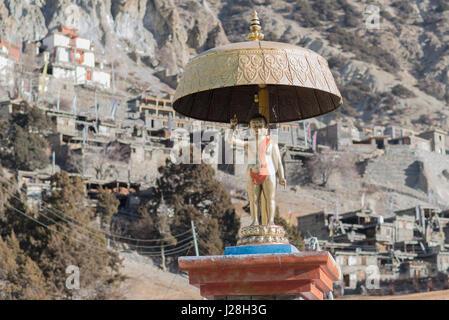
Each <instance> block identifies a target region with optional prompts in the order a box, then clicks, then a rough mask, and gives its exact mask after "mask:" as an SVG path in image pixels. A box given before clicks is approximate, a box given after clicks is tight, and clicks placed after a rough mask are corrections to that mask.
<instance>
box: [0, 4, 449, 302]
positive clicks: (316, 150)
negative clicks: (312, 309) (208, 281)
mask: <svg viewBox="0 0 449 320" xmlns="http://www.w3.org/2000/svg"><path fill="white" fill-rule="evenodd" d="M0 2H1V1H0ZM19 2H20V1H18V2H17V5H15V6H13V7H11V6H10V5H9V4H7V5H5V8H6V7H7V8H8V9H7V10H6V9H3V8H2V9H0V20H2V21H5V22H7V23H3V24H2V23H0V31H1V33H0V34H1V35H2V37H1V38H0V124H3V123H6V122H8V121H9V120H10V119H12V118H14V117H15V116H17V115H20V114H24V113H25V112H27V111H28V110H30V107H37V108H38V109H39V110H41V111H42V112H43V113H44V114H45V115H46V116H47V118H48V119H51V122H52V123H53V125H54V127H55V129H54V130H52V132H51V133H48V134H45V135H44V138H45V140H46V141H47V142H48V148H47V150H46V152H45V157H46V158H48V159H49V161H48V162H49V163H50V165H48V166H46V167H43V168H38V169H35V170H23V169H18V170H8V171H7V176H9V177H10V181H17V184H18V187H19V190H20V191H21V194H23V196H24V197H26V199H27V204H28V205H29V206H30V208H40V207H41V206H42V205H43V200H42V197H43V195H45V194H46V193H48V191H49V190H51V188H52V186H51V181H52V180H51V179H52V178H51V177H52V175H54V174H55V173H57V172H61V171H67V172H68V173H69V175H70V177H79V178H80V179H81V181H82V183H83V186H84V190H83V192H84V194H85V200H86V203H87V204H88V206H89V207H91V208H96V206H97V205H98V198H99V195H100V190H108V191H109V192H110V193H111V194H113V195H114V196H115V198H117V199H118V200H119V205H118V211H117V212H116V213H114V218H113V223H114V224H115V225H116V226H117V225H122V226H123V230H122V231H123V232H124V234H127V233H126V232H127V231H128V230H126V228H125V227H124V226H125V225H126V223H127V221H129V220H133V221H134V220H136V217H138V214H139V212H138V210H139V205H140V204H142V203H144V199H145V201H146V199H148V197H150V198H151V197H152V196H153V193H152V192H153V191H152V190H153V188H154V186H155V183H156V181H157V178H158V177H159V176H160V173H159V171H158V168H159V167H160V166H163V165H165V163H166V160H167V159H170V154H171V152H172V151H173V146H174V143H175V140H176V138H177V137H176V136H175V135H174V134H173V133H174V132H175V131H176V132H181V131H180V130H177V129H185V130H186V131H187V132H188V133H190V138H191V137H192V136H193V134H195V133H198V132H196V131H195V127H194V123H193V121H191V120H190V119H188V118H186V117H184V116H182V115H180V114H178V113H176V112H175V111H174V109H173V108H172V95H173V93H174V88H175V87H176V82H177V76H178V75H179V73H180V72H182V68H183V64H185V63H186V61H187V60H188V58H189V57H192V56H194V55H195V54H197V53H199V52H201V51H203V50H205V49H208V48H211V47H214V46H217V45H221V44H226V43H228V42H229V41H238V40H241V39H242V37H243V35H245V34H246V29H247V28H246V25H245V26H244V27H243V26H242V21H244V22H246V19H242V13H243V12H250V11H248V10H253V7H257V10H258V11H259V12H260V13H261V17H262V20H263V21H264V23H265V25H264V31H265V33H266V36H267V38H268V39H270V38H271V40H274V41H282V42H289V43H293V44H297V45H300V46H304V47H307V48H309V49H312V50H315V51H317V52H319V53H320V54H321V55H323V56H324V57H326V58H327V59H328V61H329V65H330V67H331V69H332V72H333V73H334V72H335V74H334V76H335V78H336V80H337V81H338V86H339V88H340V91H341V92H342V94H343V98H344V101H345V104H344V106H343V107H342V108H341V109H342V110H338V112H335V113H333V114H332V115H329V116H324V117H319V118H316V119H312V120H306V121H302V122H295V123H285V124H281V125H278V126H272V128H271V130H272V133H273V134H277V137H278V139H279V145H280V148H281V152H282V158H283V164H284V167H285V169H286V172H287V183H288V187H287V188H286V189H281V188H279V189H278V195H277V200H278V206H279V213H280V215H281V216H282V217H283V218H285V219H286V221H288V222H289V224H292V225H294V226H296V227H297V228H298V229H299V230H300V232H301V235H302V237H303V238H304V240H305V242H306V247H307V249H308V250H317V245H318V246H319V247H320V249H322V250H329V251H330V252H331V253H332V255H333V256H334V258H335V259H336V261H337V263H338V264H339V265H340V267H341V271H342V280H341V281H340V282H339V283H338V284H337V285H336V290H335V295H348V294H370V295H383V294H395V293H409V292H419V291H429V290H437V289H447V288H448V269H449V239H448V237H449V203H448V201H447V199H449V137H448V136H447V135H448V132H447V131H446V130H447V119H448V117H447V115H448V113H447V101H448V100H447V97H448V94H447V74H448V73H447V72H448V71H447V70H448V69H447V65H446V64H447V63H445V62H444V61H445V60H444V59H445V57H446V56H447V54H448V53H449V51H448V50H447V45H446V44H445V43H446V42H447V41H446V37H447V32H446V31H445V30H447V25H448V24H447V21H448V19H449V15H448V13H449V10H448V7H447V6H446V4H445V2H444V1H423V2H422V3H419V4H414V3H413V4H407V1H399V0H398V1H393V2H392V3H390V2H385V1H380V2H379V3H380V5H381V6H382V11H381V18H382V30H381V31H382V32H383V33H382V35H383V36H382V37H379V36H378V33H376V31H367V30H365V28H364V24H363V22H362V20H363V17H364V15H365V14H366V12H364V5H365V3H364V2H363V3H358V2H355V1H352V0H348V1H335V2H329V1H312V0H311V1H304V2H303V3H299V2H298V3H296V2H292V1H279V2H273V1H266V2H263V1H261V2H260V3H257V4H254V3H252V2H250V1H244V0H242V1H240V0H239V1H229V2H227V3H222V2H221V1H212V0H211V1H188V2H186V4H184V5H182V6H178V5H177V4H176V3H171V2H170V3H168V2H167V3H165V2H164V1H159V0H156V1H150V2H151V4H149V5H148V6H149V7H148V8H141V6H140V5H138V4H137V2H134V1H129V3H128V4H127V5H126V8H125V7H124V6H125V5H122V4H114V5H111V8H109V9H110V10H109V9H108V8H107V5H106V4H104V3H102V2H99V3H97V9H96V10H91V8H83V6H85V5H84V4H81V5H74V4H68V3H69V1H61V8H59V9H52V8H49V7H48V6H47V5H43V6H42V8H41V7H39V9H36V6H40V5H34V4H28V3H19ZM94 2H95V1H94ZM22 7H23V10H24V11H23V12H28V16H27V15H26V14H25V13H24V14H23V15H21V14H18V13H17V12H19V11H20V12H21V10H22ZM5 10H6V11H5ZM39 10H41V11H42V12H40V11H39ZM5 12H6V13H5ZM168 13H170V14H168ZM13 15H15V18H14V19H15V20H14V21H12V20H10V17H12V16H13ZM30 15H31V16H30ZM130 16H131V17H133V18H132V19H130ZM17 17H18V18H17ZM134 17H138V18H134ZM186 17H191V18H186ZM11 19H12V18H11ZM23 19H28V20H29V21H31V23H32V24H33V27H32V28H27V29H26V30H23V29H21V27H20V26H21V25H27V24H26V23H24V21H23ZM70 20H73V21H72V22H73V23H72V24H71V25H66V24H65V22H66V21H70ZM130 20H132V21H130ZM110 21H113V23H110ZM155 21H158V22H159V23H156V24H155ZM206 21H207V23H206ZM73 25H76V26H77V27H73ZM243 29H244V30H243ZM167 30H169V31H167ZM242 30H243V31H242ZM13 33H17V34H21V36H20V37H17V38H13V37H11V36H9V35H11V34H13ZM19 39H20V40H19ZM418 39H419V40H418ZM383 48H393V50H384V49H383ZM175 53H176V54H175ZM228 128H229V126H228V125H227V124H216V123H204V122H202V123H201V134H202V136H203V137H211V136H214V135H216V134H217V133H223V131H224V130H226V129H228ZM240 128H242V129H243V131H244V130H245V129H246V127H245V126H244V125H240ZM222 136H223V135H222ZM206 140H207V139H206ZM207 142H208V141H204V144H203V145H201V146H199V147H200V149H202V151H205V148H206V144H207ZM215 142H216V141H215V140H214V144H215ZM217 143H218V145H219V147H221V148H222V149H223V148H224V141H222V140H219V141H217ZM197 147H198V146H197ZM2 151H3V150H2ZM236 152H237V153H241V152H242V150H236ZM203 154H204V153H203ZM212 167H213V168H214V169H215V176H216V179H217V180H218V181H220V182H221V183H222V184H223V186H224V187H225V188H226V189H227V190H228V191H229V193H230V195H231V197H232V203H233V206H234V208H235V210H236V212H237V214H238V215H239V216H240V220H241V222H242V226H243V225H245V224H248V223H249V215H248V213H247V204H248V202H247V200H246V194H245V192H246V191H245V189H244V187H243V186H242V183H241V181H242V179H244V174H245V170H244V166H243V165H237V164H220V163H218V164H212ZM5 171H6V170H5ZM44 204H45V203H44ZM162 204H163V205H161V206H160V209H159V211H167V212H168V211H170V210H171V209H172V208H169V207H167V206H165V204H164V203H162ZM98 225H101V223H100V222H98ZM199 236H201V234H199ZM125 237H126V236H125ZM185 237H186V238H187V237H190V234H189V233H187V235H185ZM189 239H190V238H189ZM189 239H188V240H189ZM121 240H125V239H121ZM121 240H120V239H115V240H114V239H113V238H112V237H109V239H108V242H107V245H108V247H109V248H113V249H114V250H118V251H121V252H122V254H125V256H126V257H128V256H129V257H131V256H132V257H134V258H135V257H138V258H137V259H138V260H139V261H140V260H142V259H144V256H145V255H146V256H147V260H150V259H152V260H154V261H155V264H156V265H158V266H159V265H160V266H161V268H162V269H166V268H165V264H163V263H162V262H161V261H160V260H159V258H160V257H161V252H157V255H153V254H151V253H150V254H148V253H145V252H146V250H145V248H139V243H137V245H136V244H135V242H132V241H121ZM188 245H189V246H190V242H188V243H187V245H185V246H183V245H182V244H181V245H180V246H179V248H180V249H179V250H180V251H182V250H184V251H182V252H177V253H179V254H184V253H186V254H187V253H188V254H192V252H193V251H192V250H190V251H187V250H189V248H190V247H188ZM174 251H176V250H174ZM136 252H140V254H136ZM134 254H135V255H134ZM169 255H170V251H169V252H168V253H167V256H169ZM162 256H164V254H163V252H162ZM147 260H145V261H147ZM130 261H131V260H130V259H128V260H127V263H130ZM142 261H143V260H142ZM372 265H377V266H378V271H379V273H380V289H370V288H369V287H367V283H368V282H367V280H369V279H373V278H372V275H373V272H374V273H375V272H377V271H376V270H374V271H373V270H372V268H370V266H372ZM167 272H168V271H167ZM170 275H171V274H170ZM161 278H164V279H165V278H168V277H167V276H165V277H161ZM169 281H170V282H171V278H170V280H169ZM0 284H1V283H0ZM176 297H179V296H178V295H176ZM195 297H196V296H195ZM163 298H164V299H165V298H167V295H164V296H163Z"/></svg>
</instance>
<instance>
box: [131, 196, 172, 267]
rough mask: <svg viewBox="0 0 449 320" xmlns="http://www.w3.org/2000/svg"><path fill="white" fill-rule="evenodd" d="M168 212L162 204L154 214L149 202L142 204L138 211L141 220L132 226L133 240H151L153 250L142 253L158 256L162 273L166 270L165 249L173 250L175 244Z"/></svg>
mask: <svg viewBox="0 0 449 320" xmlns="http://www.w3.org/2000/svg"><path fill="white" fill-rule="evenodd" d="M170 211H171V210H170V209H169V208H168V207H167V206H166V205H165V204H163V203H162V204H159V206H157V209H156V212H154V207H153V205H152V204H151V203H150V202H146V203H143V204H142V205H141V206H139V209H138V214H139V215H140V216H141V219H140V220H139V221H138V222H136V223H135V224H134V225H132V233H133V235H134V237H135V238H138V239H148V240H153V241H152V242H151V247H153V248H144V249H143V251H144V252H145V253H146V254H149V255H151V256H153V257H157V256H158V255H159V256H160V258H161V266H162V270H164V271H165V270H166V256H165V251H166V248H167V249H173V248H174V246H175V245H176V244H177V239H176V238H175V237H174V236H173V235H172V233H171V230H170V222H171V215H170Z"/></svg>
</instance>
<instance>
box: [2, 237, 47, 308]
mask: <svg viewBox="0 0 449 320" xmlns="http://www.w3.org/2000/svg"><path fill="white" fill-rule="evenodd" d="M47 298H48V296H47V293H46V283H45V278H44V276H43V274H42V272H41V270H40V269H39V266H38V265H37V264H36V263H35V262H34V261H33V260H31V259H30V257H28V256H27V255H26V254H25V252H24V251H23V250H22V249H21V248H20V244H19V241H18V240H17V238H16V237H15V235H14V233H12V234H11V235H9V236H8V237H6V238H5V240H3V239H2V237H0V299H1V300H16V299H17V300H25V299H26V300H36V299H47Z"/></svg>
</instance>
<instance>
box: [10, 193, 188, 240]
mask: <svg viewBox="0 0 449 320" xmlns="http://www.w3.org/2000/svg"><path fill="white" fill-rule="evenodd" d="M1 188H2V189H3V190H4V191H6V192H7V193H8V194H9V195H10V196H12V197H13V198H15V199H16V200H18V201H21V202H22V199H20V198H18V197H16V196H15V195H14V194H12V193H10V192H8V191H7V190H6V189H5V188H4V187H1ZM47 211H48V212H51V211H50V210H48V209H47ZM37 213H38V214H39V215H41V216H43V217H45V218H46V219H48V220H50V221H51V222H53V223H54V224H56V225H58V226H61V227H63V228H67V229H69V228H68V227H67V226H65V225H63V224H60V223H58V222H57V221H55V220H54V219H52V218H51V217H48V216H47V215H45V214H43V213H42V212H40V211H37ZM51 213H53V214H54V215H56V216H57V217H59V218H60V219H62V220H63V221H65V222H67V223H70V224H72V225H74V226H76V227H78V228H80V229H82V230H83V231H87V232H89V233H90V234H92V235H94V236H95V237H97V238H98V239H100V240H102V238H100V237H99V235H98V234H96V233H94V232H92V231H91V230H89V229H88V228H87V227H82V226H80V225H77V224H75V223H74V222H71V221H69V220H67V219H65V218H64V217H62V216H60V215H58V214H56V213H54V212H51ZM70 218H71V217H70ZM71 219H72V220H74V221H77V220H75V219H73V218H71ZM77 222H78V221H77ZM78 223H79V222H78ZM69 231H71V232H74V233H77V232H76V231H74V230H72V229H69ZM77 234H79V233H77ZM80 235H83V234H80ZM83 236H86V235H83ZM192 238H193V235H192V236H190V237H188V238H185V239H182V240H181V241H180V242H181V243H182V242H185V241H187V240H189V239H192ZM174 245H177V243H176V244H167V245H158V246H137V247H140V248H160V247H161V246H162V247H165V246H174Z"/></svg>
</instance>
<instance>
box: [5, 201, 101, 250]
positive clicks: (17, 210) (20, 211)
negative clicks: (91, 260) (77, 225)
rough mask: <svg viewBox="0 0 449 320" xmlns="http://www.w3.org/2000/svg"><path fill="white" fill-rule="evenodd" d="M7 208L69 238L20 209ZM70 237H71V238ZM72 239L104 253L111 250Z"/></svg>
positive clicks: (7, 205)
mask: <svg viewBox="0 0 449 320" xmlns="http://www.w3.org/2000/svg"><path fill="white" fill-rule="evenodd" d="M5 206H6V207H8V208H10V209H12V210H14V211H16V212H17V213H20V214H21V215H23V216H24V217H26V218H28V219H30V220H32V221H34V222H36V223H37V224H39V225H40V226H42V227H44V228H46V229H48V230H50V231H52V232H56V233H59V234H62V235H63V236H68V235H67V234H65V233H63V232H60V231H58V230H54V229H51V228H50V227H49V226H48V225H46V224H44V223H42V222H40V221H39V220H36V219H34V218H33V217H30V216H29V215H27V214H26V213H25V212H23V211H22V210H19V209H17V208H14V207H13V206H10V205H9V204H5ZM69 237H70V236H69ZM70 238H72V239H73V240H75V241H78V242H80V243H82V244H84V245H86V246H89V247H92V248H95V249H97V250H100V251H103V252H109V250H105V249H103V248H100V247H97V246H94V245H91V244H89V243H86V242H84V241H81V240H79V239H76V238H74V237H70Z"/></svg>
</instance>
